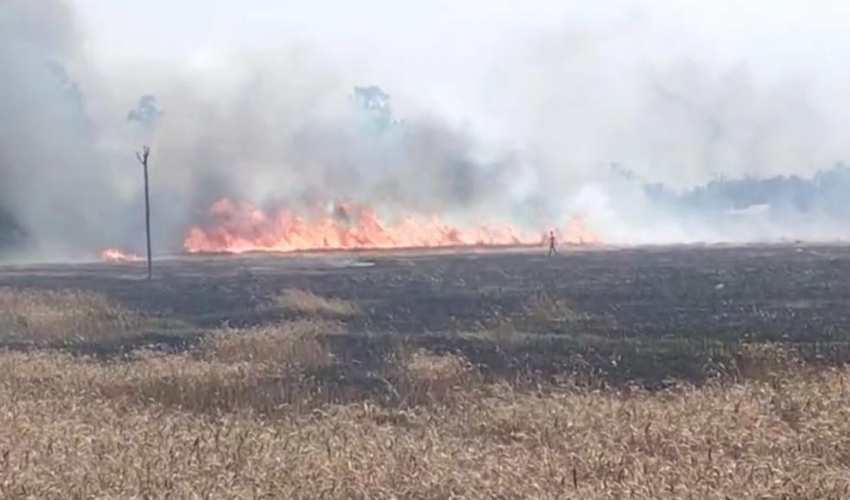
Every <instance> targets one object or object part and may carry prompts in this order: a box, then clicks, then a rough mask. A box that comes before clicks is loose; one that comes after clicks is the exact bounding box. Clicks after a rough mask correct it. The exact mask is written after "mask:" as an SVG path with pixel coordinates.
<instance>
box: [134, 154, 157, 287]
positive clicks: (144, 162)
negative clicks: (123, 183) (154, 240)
mask: <svg viewBox="0 0 850 500" xmlns="http://www.w3.org/2000/svg"><path fill="white" fill-rule="evenodd" d="M150 154H151V148H149V147H147V146H145V147H143V148H142V152H141V153H139V152H138V151H137V152H136V158H137V159H138V160H139V163H141V164H142V167H143V169H144V171H145V233H146V235H147V240H148V279H149V280H150V279H152V278H153V258H152V256H151V200H150V190H149V189H148V157H149V156H150Z"/></svg>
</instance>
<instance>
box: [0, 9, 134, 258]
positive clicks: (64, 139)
mask: <svg viewBox="0 0 850 500" xmlns="http://www.w3.org/2000/svg"><path fill="white" fill-rule="evenodd" d="M79 48H80V35H79V33H78V32H77V31H76V29H75V27H74V19H73V15H72V12H71V11H70V10H69V9H68V7H67V6H66V5H65V4H64V3H62V2H59V1H52V0H46V1H38V2H32V1H28V0H3V1H2V2H0V68H2V75H0V239H2V242H3V245H2V247H3V248H13V249H26V250H28V251H30V252H43V253H50V254H53V255H67V256H80V255H85V254H87V253H88V254H89V255H90V253H91V250H90V249H91V248H92V247H95V248H97V246H99V245H105V244H107V243H108V240H109V239H110V237H114V236H116V234H109V233H108V232H105V231H104V227H103V225H102V222H103V220H104V215H105V214H106V213H107V212H108V211H109V210H110V209H111V207H116V206H119V205H118V200H116V198H115V196H114V188H113V186H112V181H111V172H110V170H109V164H108V162H107V160H106V158H105V157H104V156H103V155H101V154H99V153H98V151H97V147H96V144H97V142H98V139H99V133H100V132H99V130H98V128H97V125H96V124H94V123H92V121H91V120H90V119H89V117H88V115H87V111H86V108H87V105H88V104H87V97H86V95H85V94H84V92H83V91H82V90H81V89H80V87H79V85H78V84H77V83H76V80H75V76H74V74H75V72H82V73H84V72H87V69H86V68H85V66H84V61H82V60H81V58H80V54H79Z"/></svg>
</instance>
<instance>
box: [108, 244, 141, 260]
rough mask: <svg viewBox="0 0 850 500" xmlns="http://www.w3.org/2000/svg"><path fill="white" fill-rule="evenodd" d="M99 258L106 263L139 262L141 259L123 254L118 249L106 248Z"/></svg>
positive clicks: (131, 254)
mask: <svg viewBox="0 0 850 500" xmlns="http://www.w3.org/2000/svg"><path fill="white" fill-rule="evenodd" d="M100 257H101V258H102V259H103V260H105V261H106V262H114V263H121V262H141V261H142V258H141V257H139V256H138V255H136V254H133V253H129V252H125V251H124V250H121V249H119V248H107V249H105V250H104V251H103V252H101V254H100Z"/></svg>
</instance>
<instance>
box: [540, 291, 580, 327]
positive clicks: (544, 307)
mask: <svg viewBox="0 0 850 500" xmlns="http://www.w3.org/2000/svg"><path fill="white" fill-rule="evenodd" d="M525 309H526V316H527V318H529V319H530V320H532V321H536V322H561V323H569V322H575V321H580V320H584V319H587V315H586V314H585V313H581V312H578V311H576V310H575V309H573V308H572V307H571V306H570V305H569V304H567V302H566V301H564V300H563V299H559V298H555V297H552V296H551V295H549V294H547V293H543V292H541V293H537V294H535V295H534V296H533V297H532V298H531V299H530V300H529V301H528V303H527V304H526V306H525Z"/></svg>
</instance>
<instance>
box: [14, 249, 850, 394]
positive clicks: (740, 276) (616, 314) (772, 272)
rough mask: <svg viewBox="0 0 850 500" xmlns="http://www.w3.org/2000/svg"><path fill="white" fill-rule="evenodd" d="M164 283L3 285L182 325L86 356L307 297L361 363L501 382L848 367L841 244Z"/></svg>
mask: <svg viewBox="0 0 850 500" xmlns="http://www.w3.org/2000/svg"><path fill="white" fill-rule="evenodd" d="M155 274H156V276H155V279H154V280H153V281H151V282H148V281H146V280H145V279H144V275H145V268H144V265H143V264H74V265H41V266H17V267H4V268H2V269H0V286H8V287H14V288H37V289H80V290H89V291H95V292H101V293H104V294H106V295H107V296H109V297H110V298H111V299H113V300H114V301H116V302H118V303H120V304H122V305H124V306H126V307H128V308H131V309H134V310H137V311H140V312H143V313H146V314H149V315H152V316H157V317H162V318H168V319H172V320H174V321H175V324H177V323H179V325H180V327H179V328H175V329H174V330H167V331H161V332H146V334H145V335H144V336H141V337H140V338H139V339H135V340H134V341H133V342H132V345H130V344H126V343H116V344H114V345H111V344H110V345H106V344H104V345H86V346H76V348H77V349H82V350H91V351H94V352H107V353H109V352H113V351H116V350H118V351H124V350H127V349H134V348H137V347H139V346H142V345H144V346H146V347H150V346H159V347H163V348H171V349H180V348H182V346H184V345H186V344H187V343H191V342H193V341H194V340H196V339H197V338H200V337H202V336H203V335H204V334H205V332H208V331H209V330H211V329H213V328H216V327H219V326H221V325H223V324H229V325H231V326H240V327H244V326H252V325H260V324H264V323H270V322H276V321H283V320H292V319H299V318H301V317H303V316H304V315H303V314H301V313H298V312H286V311H274V310H269V309H268V308H264V307H263V304H267V303H268V302H269V301H270V300H272V299H273V297H274V296H275V295H277V294H279V293H280V292H281V291H283V290H286V289H299V290H304V291H309V292H312V293H314V294H316V295H320V296H322V297H333V298H342V299H346V300H349V301H351V302H353V303H356V304H357V305H358V307H359V308H360V309H361V310H362V314H359V315H357V316H356V317H351V318H333V319H334V321H335V322H336V323H338V330H339V331H335V332H334V333H333V334H331V333H329V337H330V338H332V339H333V342H334V343H335V345H336V346H337V349H338V351H339V352H340V353H341V355H343V356H348V357H350V358H351V359H352V361H357V362H358V363H368V362H369V360H370V359H372V358H378V357H380V356H381V353H382V352H383V349H384V346H389V345H392V344H393V343H394V342H397V341H398V339H404V340H405V341H406V342H410V343H412V344H413V345H414V346H419V347H422V348H426V349H429V350H435V351H445V350H450V351H460V352H462V353H463V354H464V355H465V356H467V357H468V358H469V359H470V360H472V361H473V362H481V363H486V364H487V366H488V367H490V369H492V370H493V371H494V372H499V371H505V370H514V371H517V370H519V369H520V368H521V369H522V370H524V371H531V372H535V373H544V374H545V373H550V372H551V373H560V372H563V370H565V369H567V366H566V365H569V364H571V363H575V362H576V359H577V358H581V362H582V363H589V364H591V365H592V366H594V367H596V368H595V370H596V372H598V374H602V375H604V376H606V377H609V378H611V379H612V380H644V381H646V380H655V381H660V380H663V379H666V378H668V377H674V378H678V377H683V378H687V379H692V380H697V379H704V378H705V377H708V376H711V374H712V373H714V372H715V371H718V370H720V371H722V370H723V369H724V364H728V363H729V362H730V360H733V359H734V358H735V356H736V355H737V353H738V352H739V350H740V348H741V346H743V345H750V344H753V343H766V342H770V343H781V344H784V345H792V346H795V348H798V349H800V351H801V352H803V353H805V357H806V358H807V359H808V360H809V361H812V362H818V363H843V362H844V361H845V358H846V357H847V355H846V351H847V349H846V344H847V340H848V331H850V246H841V245H829V246H813V245H772V246H713V247H712V246H679V247H644V248H630V249H610V250H583V249H575V250H570V249H563V250H562V252H561V254H560V255H557V256H555V257H553V258H547V256H546V255H545V252H543V251H539V250H528V249H524V250H518V251H515V252H511V251H505V250H499V251H475V252H466V253H462V252H433V253H416V252H389V253H388V252H361V253H357V254H342V253H340V254H336V253H331V254H327V253H326V254H315V255H249V256H179V257H170V258H163V259H160V260H158V261H157V262H156V267H155ZM122 342H126V341H122ZM107 344H108V343H107Z"/></svg>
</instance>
